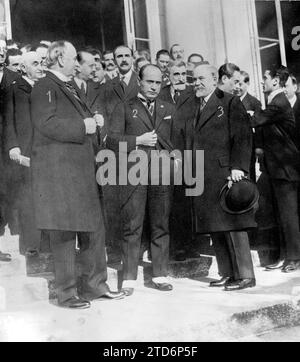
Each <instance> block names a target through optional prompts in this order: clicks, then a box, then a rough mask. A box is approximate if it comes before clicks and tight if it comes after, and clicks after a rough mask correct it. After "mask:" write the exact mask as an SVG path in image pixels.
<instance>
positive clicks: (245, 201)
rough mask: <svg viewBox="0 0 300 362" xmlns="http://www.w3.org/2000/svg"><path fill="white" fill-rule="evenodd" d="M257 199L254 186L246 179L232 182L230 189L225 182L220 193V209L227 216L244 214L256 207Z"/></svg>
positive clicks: (256, 190)
mask: <svg viewBox="0 0 300 362" xmlns="http://www.w3.org/2000/svg"><path fill="white" fill-rule="evenodd" d="M258 199H259V193H258V189H257V187H256V185H255V184H254V183H253V182H252V181H251V180H249V179H247V178H243V179H242V180H241V181H239V182H233V183H232V186H231V187H230V188H229V187H228V182H226V184H225V185H224V186H223V187H222V189H221V192H220V204H221V207H222V209H223V210H224V211H226V212H227V213H229V214H244V213H246V212H248V211H250V210H252V209H253V208H254V207H255V206H256V205H257V202H258Z"/></svg>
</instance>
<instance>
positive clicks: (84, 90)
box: [80, 82, 86, 94]
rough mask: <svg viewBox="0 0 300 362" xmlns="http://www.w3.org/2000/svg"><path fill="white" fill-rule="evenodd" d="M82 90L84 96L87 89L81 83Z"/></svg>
mask: <svg viewBox="0 0 300 362" xmlns="http://www.w3.org/2000/svg"><path fill="white" fill-rule="evenodd" d="M80 90H81V92H82V94H86V89H85V85H84V82H82V83H81V87H80Z"/></svg>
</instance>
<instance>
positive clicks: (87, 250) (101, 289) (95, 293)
mask: <svg viewBox="0 0 300 362" xmlns="http://www.w3.org/2000/svg"><path fill="white" fill-rule="evenodd" d="M78 243H79V248H80V252H79V255H78V262H79V263H80V267H81V273H80V275H81V278H80V279H81V294H82V295H84V296H85V297H86V298H88V299H92V298H97V297H100V296H101V295H103V294H105V293H106V292H107V291H108V290H109V288H108V285H107V284H106V280H107V265H106V255H105V228H104V223H103V220H102V219H101V220H100V223H99V229H98V230H97V232H93V233H78Z"/></svg>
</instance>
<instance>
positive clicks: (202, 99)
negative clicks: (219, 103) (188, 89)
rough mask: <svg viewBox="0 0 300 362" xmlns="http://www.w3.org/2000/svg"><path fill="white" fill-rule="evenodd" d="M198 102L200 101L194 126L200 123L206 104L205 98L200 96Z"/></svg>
mask: <svg viewBox="0 0 300 362" xmlns="http://www.w3.org/2000/svg"><path fill="white" fill-rule="evenodd" d="M198 102H199V105H198V106H197V108H196V114H195V118H194V127H196V125H197V124H198V122H199V119H200V117H201V113H202V111H203V109H204V107H205V105H206V102H205V100H204V98H199V100H198Z"/></svg>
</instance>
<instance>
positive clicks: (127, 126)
mask: <svg viewBox="0 0 300 362" xmlns="http://www.w3.org/2000/svg"><path fill="white" fill-rule="evenodd" d="M174 112H175V107H174V106H173V105H171V104H169V103H166V102H164V101H162V100H160V99H157V100H156V102H155V111H154V117H151V116H150V114H149V113H148V111H147V109H146V107H145V106H144V105H143V103H142V102H141V101H140V100H139V98H138V97H135V98H133V99H131V100H130V101H128V102H126V103H124V104H123V103H120V104H119V105H118V106H117V107H116V109H115V111H114V113H113V115H112V118H111V122H112V123H111V128H110V131H109V133H108V137H107V147H108V148H110V149H112V150H114V151H115V152H116V153H117V154H118V153H119V144H120V142H126V143H127V152H128V153H130V152H132V151H134V150H136V137H137V136H141V135H142V134H144V133H146V132H151V131H153V130H155V131H156V133H157V138H158V140H157V145H156V147H155V148H156V149H158V150H167V151H168V152H171V151H173V149H174V148H173V144H172V141H171V139H172V132H173V117H174ZM138 148H139V149H142V150H144V151H146V152H147V153H148V157H150V156H151V155H150V151H151V149H150V148H149V147H145V146H138ZM148 151H149V152H148ZM134 164H135V162H128V170H129V168H131V167H132V166H133V165H134ZM148 166H149V163H147V164H145V167H148ZM135 188H136V187H135V186H132V185H128V186H126V187H125V188H122V192H121V194H122V196H121V198H122V201H121V203H122V204H123V205H124V204H125V203H126V202H127V201H128V200H129V198H130V196H131V195H132V193H133V192H134V190H135Z"/></svg>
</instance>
